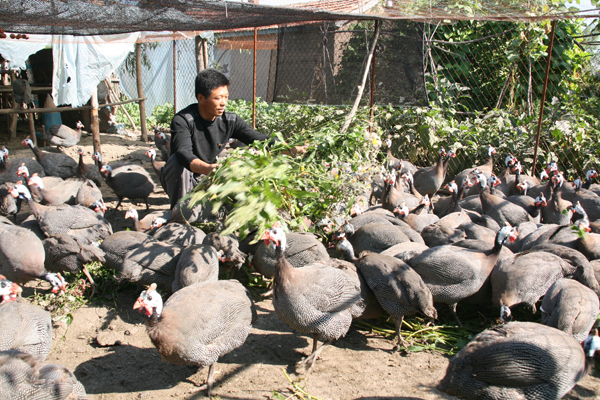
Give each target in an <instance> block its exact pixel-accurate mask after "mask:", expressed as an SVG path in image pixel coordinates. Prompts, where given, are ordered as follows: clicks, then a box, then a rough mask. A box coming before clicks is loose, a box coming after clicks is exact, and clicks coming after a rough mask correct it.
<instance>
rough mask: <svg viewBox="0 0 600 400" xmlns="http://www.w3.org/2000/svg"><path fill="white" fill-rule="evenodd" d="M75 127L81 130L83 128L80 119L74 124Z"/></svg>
mask: <svg viewBox="0 0 600 400" xmlns="http://www.w3.org/2000/svg"><path fill="white" fill-rule="evenodd" d="M75 126H76V127H77V129H79V130H82V129H83V124H82V123H81V121H77V124H76V125H75Z"/></svg>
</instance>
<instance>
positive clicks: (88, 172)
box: [77, 149, 104, 186]
mask: <svg viewBox="0 0 600 400" xmlns="http://www.w3.org/2000/svg"><path fill="white" fill-rule="evenodd" d="M77 153H78V154H79V162H78V163H77V177H79V178H82V179H89V180H91V181H93V182H94V183H95V184H96V186H102V181H103V180H104V179H103V178H102V174H101V173H100V168H98V166H97V165H96V164H86V163H84V162H83V150H81V149H77Z"/></svg>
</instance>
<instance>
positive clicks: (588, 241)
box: [571, 202, 600, 261]
mask: <svg viewBox="0 0 600 400" xmlns="http://www.w3.org/2000/svg"><path fill="white" fill-rule="evenodd" d="M572 210H573V214H574V215H577V214H578V215H581V217H582V218H581V219H579V220H577V221H575V224H574V225H573V226H572V227H571V229H572V230H573V231H574V232H575V233H576V234H577V236H578V239H577V250H579V251H580V252H581V253H582V254H583V255H584V256H586V257H587V259H588V260H590V261H591V260H597V259H600V234H598V233H590V232H591V230H592V229H591V228H590V220H589V217H588V215H587V213H586V212H585V210H584V209H583V207H582V206H581V203H580V202H577V203H576V204H575V206H573V207H572Z"/></svg>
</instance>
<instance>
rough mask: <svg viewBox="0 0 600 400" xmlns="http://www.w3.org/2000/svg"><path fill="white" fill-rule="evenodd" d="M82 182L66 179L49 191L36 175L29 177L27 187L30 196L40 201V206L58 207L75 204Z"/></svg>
mask: <svg viewBox="0 0 600 400" xmlns="http://www.w3.org/2000/svg"><path fill="white" fill-rule="evenodd" d="M82 185H83V182H82V181H79V180H71V179H67V180H65V181H62V182H60V183H57V184H56V185H54V186H52V187H51V188H49V189H46V188H45V187H44V181H43V180H42V178H40V177H39V176H38V175H37V174H33V175H31V178H29V180H28V181H27V187H28V188H29V191H30V193H31V195H32V196H35V197H38V198H40V199H41V201H40V203H41V204H49V205H53V206H58V205H60V204H75V203H76V202H77V193H78V192H79V189H81V186H82Z"/></svg>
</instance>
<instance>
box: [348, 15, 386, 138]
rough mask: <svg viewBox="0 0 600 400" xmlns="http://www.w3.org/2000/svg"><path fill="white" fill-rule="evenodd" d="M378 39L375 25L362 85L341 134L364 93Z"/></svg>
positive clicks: (377, 30) (376, 25) (377, 29)
mask: <svg viewBox="0 0 600 400" xmlns="http://www.w3.org/2000/svg"><path fill="white" fill-rule="evenodd" d="M378 39H379V24H375V37H374V38H373V46H371V49H370V50H369V56H368V57H367V62H366V64H365V73H364V74H363V78H362V83H361V85H360V86H359V87H358V94H357V95H356V99H355V100H354V105H353V106H352V109H351V110H350V113H349V114H348V116H347V117H346V122H344V126H342V129H341V133H344V132H346V130H347V129H348V127H349V126H350V122H351V121H352V118H354V115H355V114H356V110H357V109H358V105H359V103H360V99H361V98H362V95H363V92H364V91H365V84H366V83H367V76H369V67H370V65H371V59H372V58H373V53H374V52H375V47H376V46H377V40H378Z"/></svg>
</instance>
